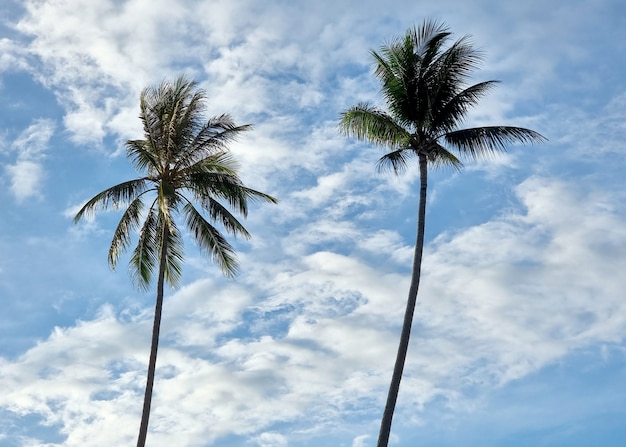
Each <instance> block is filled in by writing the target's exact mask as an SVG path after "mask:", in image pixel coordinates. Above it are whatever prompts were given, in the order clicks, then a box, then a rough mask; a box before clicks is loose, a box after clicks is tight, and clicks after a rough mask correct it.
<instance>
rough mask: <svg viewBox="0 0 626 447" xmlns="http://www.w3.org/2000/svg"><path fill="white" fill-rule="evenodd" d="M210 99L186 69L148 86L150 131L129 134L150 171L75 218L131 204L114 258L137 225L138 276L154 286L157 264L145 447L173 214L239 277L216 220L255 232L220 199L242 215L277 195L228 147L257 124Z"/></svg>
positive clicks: (140, 163) (175, 271) (175, 263)
mask: <svg viewBox="0 0 626 447" xmlns="http://www.w3.org/2000/svg"><path fill="white" fill-rule="evenodd" d="M205 99H206V97H205V93H204V92H203V91H202V90H200V89H198V88H197V85H196V83H195V82H193V81H190V80H188V79H186V78H185V77H179V78H178V79H176V80H175V81H174V82H173V83H170V82H167V81H164V82H162V83H161V84H160V85H159V86H158V87H156V88H146V89H144V90H143V92H142V93H141V100H140V108H141V113H140V115H139V117H140V119H141V121H142V123H143V128H144V139H143V140H129V141H127V142H126V152H127V156H128V158H129V159H130V160H131V161H132V163H133V165H134V166H135V167H136V168H137V170H138V171H140V172H143V173H144V176H143V177H140V178H137V179H135V180H130V181H127V182H124V183H120V184H119V185H115V186H113V187H111V188H108V189H106V190H104V191H102V192H101V193H99V194H97V195H96V196H95V197H93V198H92V199H91V200H89V201H88V202H87V203H86V204H85V205H84V206H83V207H82V208H81V210H80V211H79V212H78V214H76V217H75V218H74V223H77V222H78V221H79V220H80V219H81V218H82V217H83V216H85V215H87V214H92V213H94V212H95V211H96V210H97V209H106V208H109V207H113V208H119V207H122V206H126V210H125V211H124V214H123V215H122V217H121V219H120V221H119V224H118V225H117V228H116V230H115V232H114V234H113V240H112V242H111V247H110V249H109V265H110V266H111V268H113V269H115V266H116V264H117V261H118V258H119V256H120V254H121V253H122V252H124V251H125V249H127V248H128V246H129V245H130V242H131V236H132V233H135V232H137V231H138V232H139V237H138V242H137V246H136V247H135V249H134V251H133V253H132V256H131V258H130V266H131V272H132V277H133V279H134V281H135V283H136V284H137V285H138V286H139V287H140V288H142V289H148V287H149V285H150V281H151V279H152V277H153V274H154V272H155V270H156V269H157V268H158V274H157V275H158V276H157V292H156V305H155V312H154V326H153V329H152V346H151V349H150V361H149V366H148V377H147V381H146V390H145V397H144V404H143V413H142V418H141V424H140V428H139V436H138V440H137V446H141V447H143V446H144V445H145V442H146V435H147V431H148V419H149V417H150V403H151V401H152V388H153V384H154V373H155V369H156V358H157V349H158V344H159V331H160V325H161V312H162V308H163V287H164V283H165V282H166V281H167V282H168V283H169V284H170V285H172V286H176V285H177V284H178V282H179V280H180V276H181V270H182V262H183V236H182V234H181V230H180V229H179V227H178V225H177V224H176V220H175V217H180V218H182V219H183V221H184V223H185V225H186V227H187V229H188V230H189V232H190V233H191V234H192V235H193V237H194V238H195V241H196V243H197V244H198V245H199V246H200V248H201V250H202V251H203V252H205V253H206V254H208V255H210V256H211V257H212V258H213V260H214V261H215V262H216V263H217V265H218V266H219V267H220V268H221V270H222V272H223V273H224V274H225V275H226V276H228V277H233V276H234V275H235V274H236V273H237V270H238V264H237V260H236V255H235V250H234V248H233V246H232V245H230V244H229V242H228V241H227V240H226V238H225V237H224V236H223V235H222V233H221V232H220V230H219V229H218V228H216V227H215V226H214V225H213V224H215V223H217V224H219V225H220V226H221V227H222V228H223V229H224V230H225V231H226V232H228V233H230V234H231V235H233V236H238V235H239V236H243V237H245V238H249V237H250V234H249V233H248V231H246V229H245V228H244V226H243V225H242V224H241V223H240V222H239V220H237V218H236V217H235V216H234V215H233V214H231V212H230V211H229V210H228V208H227V206H226V205H223V204H222V203H220V201H222V202H225V203H227V205H228V206H230V207H232V208H233V209H234V210H235V211H236V212H238V213H239V214H241V215H243V216H244V217H245V216H246V215H247V212H248V202H249V201H251V200H265V201H269V202H273V203H276V199H274V198H273V197H271V196H269V195H267V194H263V193H261V192H259V191H255V190H253V189H250V188H247V187H246V186H244V185H243V183H242V181H241V180H240V178H239V176H238V174H237V164H236V163H235V162H234V160H233V158H232V156H231V155H230V153H229V152H228V143H229V142H231V141H233V140H234V139H235V138H236V137H237V136H238V135H239V134H241V133H242V132H245V131H247V130H249V129H250V128H251V126H250V125H243V126H237V125H235V123H234V122H233V120H232V119H231V118H230V116H228V115H220V116H217V117H214V118H211V119H209V120H205V119H204V118H203V116H202V113H203V111H204V109H205ZM146 202H147V203H148V204H149V206H148V207H147V210H146V206H145V203H146ZM197 205H199V207H200V210H202V211H203V212H204V213H205V214H204V215H203V213H202V212H201V211H200V210H199V209H198V208H197ZM142 221H143V223H142Z"/></svg>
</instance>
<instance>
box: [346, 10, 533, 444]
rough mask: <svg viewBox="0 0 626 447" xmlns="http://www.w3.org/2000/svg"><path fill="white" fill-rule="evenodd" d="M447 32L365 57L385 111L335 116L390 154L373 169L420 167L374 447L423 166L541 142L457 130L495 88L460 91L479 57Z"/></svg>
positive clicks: (516, 132)
mask: <svg viewBox="0 0 626 447" xmlns="http://www.w3.org/2000/svg"><path fill="white" fill-rule="evenodd" d="M450 37H451V33H450V32H449V31H448V29H447V28H446V27H445V26H444V25H442V24H440V23H437V22H433V21H425V22H424V23H422V24H421V25H420V26H419V27H414V28H411V29H409V30H408V31H407V32H406V34H405V35H404V36H403V37H401V38H398V39H396V40H394V41H392V42H391V43H390V44H388V45H385V46H383V47H381V49H380V52H376V51H372V56H373V57H374V60H375V62H376V69H375V71H374V74H375V75H376V76H377V77H378V79H379V80H380V83H381V91H382V95H383V98H384V100H385V102H386V105H387V109H388V111H384V110H381V109H379V108H377V107H375V106H372V105H371V104H368V103H361V104H358V105H356V106H354V107H352V108H350V109H348V110H347V111H346V112H344V113H343V114H342V116H341V120H340V123H339V126H340V130H341V131H342V133H344V134H346V135H353V136H355V137H357V138H358V139H360V140H365V141H369V142H371V143H374V144H376V145H379V146H383V147H385V148H387V149H388V150H389V152H387V153H386V154H384V155H383V156H382V157H381V158H380V159H379V160H378V168H379V169H389V168H390V169H392V170H393V171H394V172H395V173H396V174H398V173H400V172H402V171H404V169H405V168H406V166H407V162H408V160H409V159H410V158H411V157H417V158H418V160H419V168H420V194H419V204H418V218H417V237H416V242H415V253H414V256H413V266H412V274H411V284H410V286H409V296H408V299H407V305H406V310H405V314H404V321H403V325H402V333H401V335H400V343H399V346H398V353H397V356H396V361H395V364H394V369H393V374H392V378H391V384H390V386H389V392H388V395H387V403H386V405H385V410H384V412H383V418H382V421H381V426H380V432H379V437H378V447H387V444H388V442H389V435H390V432H391V422H392V419H393V413H394V410H395V405H396V400H397V396H398V392H399V389H400V381H401V379H402V372H403V369H404V363H405V360H406V354H407V351H408V346H409V339H410V335H411V325H412V322H413V314H414V311H415V305H416V300H417V291H418V288H419V282H420V272H421V264H422V253H423V247H424V228H425V218H426V191H427V183H428V182H427V177H428V166H429V165H431V166H442V165H443V166H452V167H454V168H457V169H459V168H460V167H461V166H462V163H461V161H460V159H459V158H458V157H457V155H455V153H456V154H458V155H463V156H467V157H469V158H472V159H476V158H479V157H482V156H485V155H489V154H492V153H494V152H498V151H504V150H505V149H506V146H507V144H509V143H515V142H521V143H533V142H539V141H543V140H544V138H543V137H542V136H541V135H540V134H538V133H537V132H534V131H532V130H529V129H524V128H521V127H511V126H489V127H475V128H465V129H464V128H461V125H462V124H463V120H464V118H465V116H466V113H467V111H468V110H469V109H470V108H471V107H472V106H474V105H476V104H477V103H478V101H479V100H480V99H481V98H482V97H483V96H484V95H485V93H487V91H488V90H490V89H491V88H492V87H493V86H494V85H495V84H496V82H497V81H486V82H480V83H477V84H473V85H469V86H468V85H467V81H468V80H469V78H470V76H471V75H472V73H473V72H474V71H475V70H476V69H477V68H478V65H479V63H480V61H481V54H480V53H479V52H478V51H476V50H475V49H474V48H473V47H472V45H471V43H470V41H469V38H468V37H463V38H461V39H459V40H456V41H455V42H453V43H452V44H450V45H448V46H446V45H447V44H448V42H449V40H450Z"/></svg>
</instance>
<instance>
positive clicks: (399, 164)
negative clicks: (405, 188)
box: [376, 149, 415, 175]
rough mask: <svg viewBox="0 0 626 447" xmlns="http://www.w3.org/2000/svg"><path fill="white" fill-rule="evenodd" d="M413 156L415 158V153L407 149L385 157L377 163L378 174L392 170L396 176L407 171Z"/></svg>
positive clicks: (389, 153)
mask: <svg viewBox="0 0 626 447" xmlns="http://www.w3.org/2000/svg"><path fill="white" fill-rule="evenodd" d="M411 156H415V152H414V151H411V150H406V149H398V150H395V151H391V152H388V153H386V154H385V155H383V156H382V157H380V158H379V159H378V161H377V162H376V169H377V170H378V172H385V171H387V170H392V171H393V172H394V173H395V174H396V175H399V174H402V173H404V172H405V171H406V167H407V163H408V160H409V158H411Z"/></svg>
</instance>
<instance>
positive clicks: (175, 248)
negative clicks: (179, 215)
mask: <svg viewBox="0 0 626 447" xmlns="http://www.w3.org/2000/svg"><path fill="white" fill-rule="evenodd" d="M158 228H159V231H158V232H157V234H156V236H157V239H156V244H157V246H158V247H162V244H163V243H164V240H163V235H165V236H166V237H167V241H165V243H166V250H165V258H164V259H161V262H164V265H165V280H166V281H167V282H168V283H170V284H171V285H172V286H174V287H176V286H177V285H178V283H179V282H180V278H181V275H182V271H183V260H184V245H183V238H182V235H181V233H180V230H179V229H178V226H177V225H176V222H174V221H173V220H171V219H168V218H166V216H165V215H163V214H162V213H159V218H158Z"/></svg>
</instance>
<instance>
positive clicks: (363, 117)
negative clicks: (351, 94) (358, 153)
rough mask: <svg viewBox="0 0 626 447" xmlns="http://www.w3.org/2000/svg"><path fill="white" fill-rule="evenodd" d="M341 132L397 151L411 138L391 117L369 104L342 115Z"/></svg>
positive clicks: (361, 105) (362, 104)
mask: <svg viewBox="0 0 626 447" xmlns="http://www.w3.org/2000/svg"><path fill="white" fill-rule="evenodd" d="M339 130H340V131H341V132H342V133H343V134H344V135H351V136H354V137H356V138H357V139H359V140H365V141H369V142H371V143H374V144H377V145H380V146H386V147H389V148H391V149H397V148H399V147H401V146H403V145H404V144H405V143H406V141H407V140H408V138H409V134H408V132H407V130H406V129H404V128H403V127H402V126H400V125H399V124H398V123H397V122H396V121H395V120H394V119H393V118H392V117H391V116H390V115H388V114H386V113H385V112H382V111H380V110H378V109H377V108H375V107H373V106H371V105H369V104H367V103H361V104H358V105H356V106H354V107H352V108H351V109H349V110H348V111H346V112H344V113H342V114H341V119H340V121H339Z"/></svg>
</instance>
